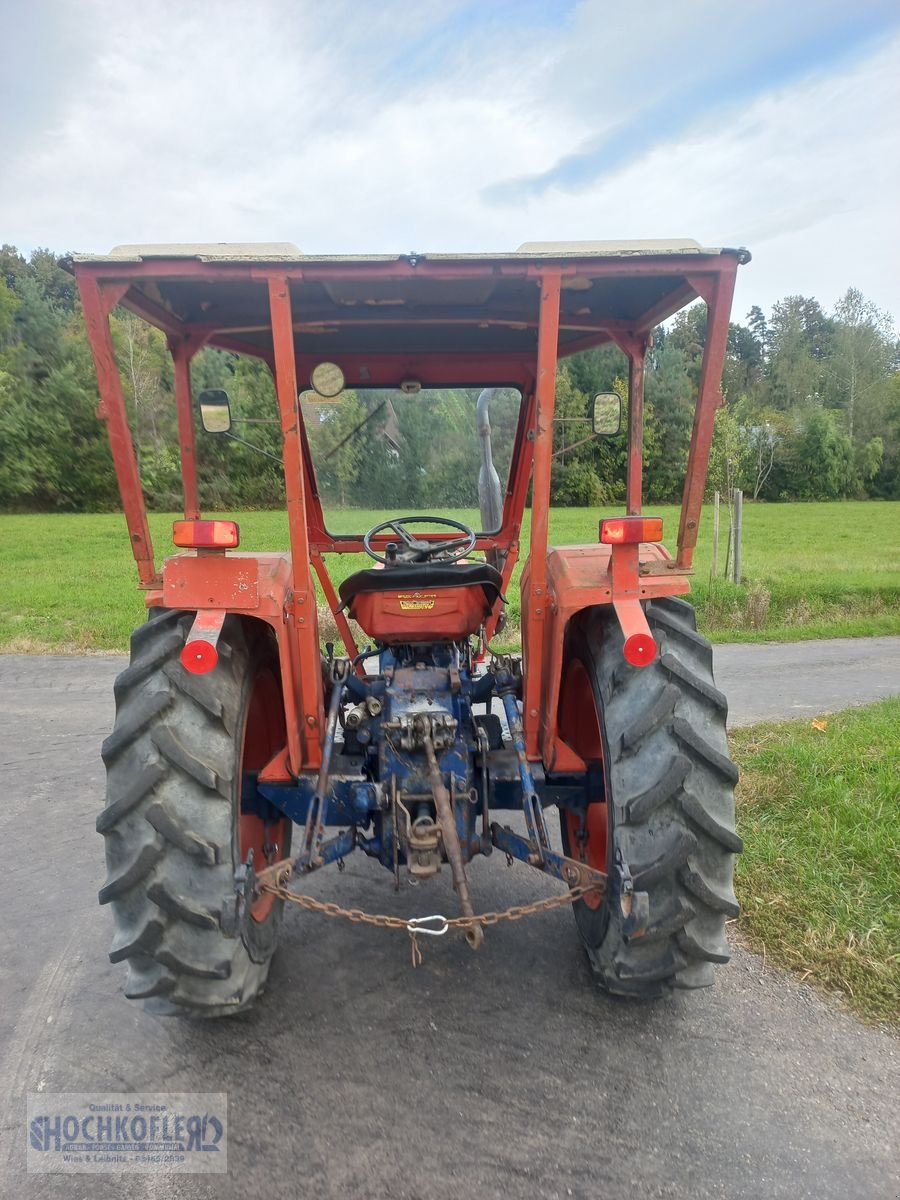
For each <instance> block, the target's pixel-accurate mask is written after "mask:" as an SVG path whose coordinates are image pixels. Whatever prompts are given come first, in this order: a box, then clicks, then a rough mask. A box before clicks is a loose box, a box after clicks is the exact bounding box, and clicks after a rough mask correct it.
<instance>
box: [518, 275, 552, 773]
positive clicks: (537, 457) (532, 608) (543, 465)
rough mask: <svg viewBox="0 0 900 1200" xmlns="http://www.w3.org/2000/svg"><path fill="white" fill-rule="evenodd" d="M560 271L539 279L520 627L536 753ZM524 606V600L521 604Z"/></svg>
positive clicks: (531, 748)
mask: <svg viewBox="0 0 900 1200" xmlns="http://www.w3.org/2000/svg"><path fill="white" fill-rule="evenodd" d="M560 285H561V272H560V271H559V270H552V269H551V270H547V271H546V272H544V274H543V277H542V279H541V307H540V325H539V328H538V352H537V379H536V384H535V422H534V478H533V483H532V489H531V545H530V548H529V556H528V561H529V564H530V566H531V592H530V595H529V598H528V607H529V615H528V624H527V626H526V627H525V628H523V631H522V632H523V645H522V651H523V657H524V661H525V666H526V670H525V678H524V693H523V701H524V712H523V722H522V723H523V726H524V729H525V749H526V752H527V753H528V754H529V755H532V756H533V755H536V754H537V744H538V720H539V717H540V709H541V701H542V697H543V688H542V677H543V654H542V651H543V642H544V624H545V618H546V615H547V544H548V533H549V520H550V472H551V467H552V462H553V412H554V408H555V404H556V346H557V341H558V338H559V297H560ZM523 608H524V604H523Z"/></svg>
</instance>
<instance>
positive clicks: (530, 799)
mask: <svg viewBox="0 0 900 1200" xmlns="http://www.w3.org/2000/svg"><path fill="white" fill-rule="evenodd" d="M502 696H503V708H504V711H505V712H506V723H507V725H508V726H509V736H510V737H511V738H512V742H513V746H514V747H515V750H516V758H517V759H518V762H519V779H520V780H521V783H522V807H523V809H524V810H525V825H526V827H527V829H528V840H529V842H530V844H531V853H530V854H529V856H528V862H529V863H530V864H531V865H532V866H533V867H543V866H544V863H545V858H546V853H547V851H548V850H549V849H550V835H549V834H548V833H547V825H546V822H545V821H544V810H543V808H542V806H541V801H540V798H539V797H538V794H537V789H536V788H535V786H534V777H533V776H532V774H531V768H530V767H529V765H528V759H527V758H526V757H525V731H524V729H523V728H522V719H521V717H520V716H519V709H518V705H517V704H516V697H515V693H514V691H513V690H512V688H511V687H507V688H505V689H504V691H503V693H502Z"/></svg>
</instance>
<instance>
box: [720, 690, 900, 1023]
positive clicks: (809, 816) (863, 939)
mask: <svg viewBox="0 0 900 1200" xmlns="http://www.w3.org/2000/svg"><path fill="white" fill-rule="evenodd" d="M819 725H821V726H822V728H816V726H815V725H813V724H812V723H808V722H805V721H803V722H801V721H792V722H789V723H787V724H782V725H756V726H752V727H751V728H749V729H739V730H736V731H735V732H734V733H732V735H731V744H732V750H733V753H734V756H735V758H736V760H737V762H738V764H739V765H740V767H741V770H742V775H741V781H740V783H739V785H738V830H739V831H740V833H741V836H742V837H743V838H744V843H745V851H744V854H743V855H742V856H741V858H740V859H739V860H738V876H737V892H738V899H739V900H740V902H741V905H742V908H743V912H742V914H741V917H740V920H739V924H738V929H739V931H740V932H741V933H742V935H743V938H744V940H745V941H746V942H747V943H749V945H750V947H751V949H753V950H756V951H758V952H759V953H762V954H765V955H766V957H767V959H769V960H770V961H772V962H774V963H776V964H777V965H779V966H782V967H787V968H789V969H790V970H792V971H795V972H797V973H799V974H800V975H801V977H803V978H804V979H808V980H809V981H810V982H813V983H816V984H818V985H819V986H822V987H825V988H827V989H831V990H835V991H838V992H840V993H841V994H842V995H843V996H844V997H845V999H846V1000H847V1002H848V1003H849V1004H850V1006H851V1007H853V1008H854V1009H855V1010H856V1011H857V1012H859V1013H860V1014H861V1015H863V1016H866V1017H868V1018H871V1019H875V1020H880V1021H886V1022H894V1023H898V1024H900V803H898V800H900V784H898V780H900V739H898V736H897V730H898V729H900V699H895V700H884V701H882V702H881V703H879V704H873V705H868V706H866V707H865V708H858V709H848V710H847V711H846V712H842V713H838V714H836V715H833V716H830V717H828V718H827V719H825V718H823V719H822V721H820V722H819Z"/></svg>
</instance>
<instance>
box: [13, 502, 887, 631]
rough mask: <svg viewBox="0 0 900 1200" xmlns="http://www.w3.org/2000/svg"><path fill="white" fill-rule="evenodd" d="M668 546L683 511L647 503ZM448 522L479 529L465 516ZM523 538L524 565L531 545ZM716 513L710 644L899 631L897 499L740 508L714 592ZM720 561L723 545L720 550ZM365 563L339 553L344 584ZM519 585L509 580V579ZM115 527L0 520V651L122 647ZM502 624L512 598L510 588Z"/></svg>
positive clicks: (105, 520) (705, 563)
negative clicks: (737, 579) (733, 561)
mask: <svg viewBox="0 0 900 1200" xmlns="http://www.w3.org/2000/svg"><path fill="white" fill-rule="evenodd" d="M613 511H614V510H605V511H603V512H601V511H600V510H597V509H574V508H568V509H567V508H557V509H553V510H552V512H551V519H550V535H551V540H552V541H554V542H556V543H557V544H565V543H577V542H593V541H595V540H596V537H597V520H598V517H599V516H601V515H608V513H610V512H613ZM650 511H652V512H653V514H659V515H662V516H663V517H664V518H665V528H666V534H667V536H666V541H667V543H668V544H669V546H670V547H671V546H673V545H674V540H675V535H676V533H677V528H678V509H677V508H675V507H672V506H656V507H654V508H653V509H652V510H650V509H648V512H650ZM235 515H237V516H238V517H239V520H240V522H241V533H242V548H243V549H246V550H274V549H281V548H286V547H287V544H288V536H287V517H286V515H285V514H284V513H283V512H249V513H241V514H235ZM384 515H385V514H383V513H382V512H378V511H374V510H373V511H371V512H358V511H357V512H353V513H343V514H340V515H339V516H338V517H337V518H336V520H335V527H336V529H337V530H338V531H350V530H360V529H366V528H367V527H369V526H370V525H374V524H375V523H376V522H377V521H379V520H382V519H383V518H384ZM448 515H452V516H457V517H459V518H461V519H463V520H469V521H474V520H476V514H474V513H473V512H464V511H460V512H455V513H451V514H448ZM528 516H529V514H526V522H525V528H524V529H523V536H522V544H523V556H524V553H525V548H526V547H527V539H528ZM171 522H172V516H171V515H165V514H159V513H157V514H153V515H152V516H151V518H150V526H151V530H152V533H153V537H154V541H155V544H156V548H157V554H158V555H164V554H166V553H168V552H169V551H170V550H171ZM711 523H712V513H711V510H709V509H705V510H704V513H703V519H702V523H701V530H700V540H699V544H698V551H697V558H696V569H697V573H696V576H695V578H694V581H693V582H694V594H693V600H694V603H695V604H696V605H697V609H698V615H699V620H700V625H701V627H702V628H703V629H704V631H705V632H706V633H707V634H708V635H709V636H710V637H712V638H713V640H716V641H771V640H782V641H788V640H794V639H798V638H810V637H841V636H863V635H870V634H877V633H900V554H898V552H897V550H898V545H900V533H898V530H900V503H879V502H872V501H869V502H852V501H848V502H845V503H835V504H783V505H745V508H744V548H743V561H744V570H745V577H746V579H747V581H748V582H747V584H746V585H743V586H741V587H734V586H733V585H729V584H725V583H724V582H723V581H721V580H719V581H717V582H716V583H715V584H714V585H713V586H710V580H709V557H710V540H711ZM722 556H723V557H724V546H723V549H722ZM367 561H368V560H367V559H365V558H362V557H360V558H357V557H356V556H344V557H337V556H334V557H333V558H332V561H331V564H330V565H331V568H332V575H333V577H334V578H335V580H336V582H340V580H341V579H343V578H344V577H345V576H346V575H348V574H350V573H351V572H352V571H354V570H357V569H358V567H359V566H361V565H363V564H364V563H365V562H367ZM517 576H518V572H517ZM135 579H136V575H135V570H134V564H133V561H132V558H131V554H130V550H129V545H128V539H127V535H126V531H125V524H124V520H123V518H122V517H121V516H120V515H118V514H100V515H61V516H58V515H53V516H0V648H2V649H5V650H7V651H17V650H18V651H25V652H28V651H32V652H46V651H52V650H63V651H82V652H83V651H93V650H98V651H109V650H123V649H125V647H126V646H127V642H128V635H129V632H130V631H131V629H132V628H133V627H134V625H136V624H137V623H138V622H139V621H140V620H141V614H142V611H143V601H142V596H141V594H140V593H139V592H138V591H137V589H136V587H135ZM510 601H511V605H510V608H511V611H510V618H511V619H510V628H511V631H512V634H513V635H514V634H515V630H516V627H517V626H518V621H519V596H518V589H517V586H516V580H514V583H513V587H512V588H511V589H510Z"/></svg>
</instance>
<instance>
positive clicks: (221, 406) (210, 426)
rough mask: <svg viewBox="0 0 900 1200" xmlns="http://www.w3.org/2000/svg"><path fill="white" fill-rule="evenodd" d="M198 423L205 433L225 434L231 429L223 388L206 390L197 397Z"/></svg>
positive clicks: (225, 393) (229, 413) (229, 409)
mask: <svg viewBox="0 0 900 1200" xmlns="http://www.w3.org/2000/svg"><path fill="white" fill-rule="evenodd" d="M197 403H198V404H199V405H200V423H201V424H202V426H203V428H204V429H205V430H206V432H207V433H227V432H228V431H229V429H230V428H231V406H230V405H229V403H228V393H227V392H226V391H225V390H224V389H223V388H208V389H207V390H206V391H204V392H201V393H200V395H199V396H198V397H197Z"/></svg>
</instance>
